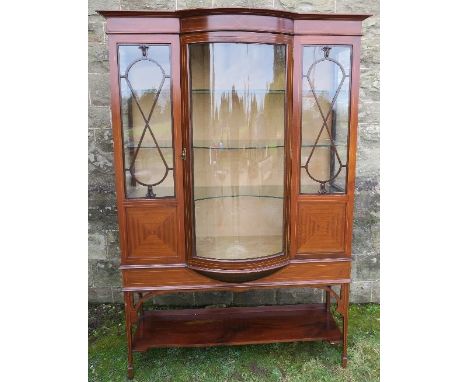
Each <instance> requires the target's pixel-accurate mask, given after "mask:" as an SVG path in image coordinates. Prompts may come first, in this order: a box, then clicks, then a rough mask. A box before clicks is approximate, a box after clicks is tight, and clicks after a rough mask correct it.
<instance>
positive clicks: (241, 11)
mask: <svg viewBox="0 0 468 382" xmlns="http://www.w3.org/2000/svg"><path fill="white" fill-rule="evenodd" d="M97 13H99V14H100V15H102V16H104V17H106V18H110V17H176V18H185V17H196V16H210V15H227V14H229V15H255V16H274V17H283V18H288V19H293V20H348V21H362V20H365V19H367V18H368V17H370V16H372V15H370V14H340V13H296V12H289V11H283V10H277V9H261V8H195V9H179V10H176V11H157V10H154V11H105V10H101V11H97Z"/></svg>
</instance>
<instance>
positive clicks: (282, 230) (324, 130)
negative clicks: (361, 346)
mask: <svg viewBox="0 0 468 382" xmlns="http://www.w3.org/2000/svg"><path fill="white" fill-rule="evenodd" d="M100 14H101V15H103V16H104V17H106V19H107V25H106V28H107V34H108V43H109V64H110V87H111V104H112V105H111V106H112V125H113V138H114V152H115V157H114V162H115V180H116V193H117V207H118V219H119V227H120V248H121V256H122V259H121V267H120V269H121V271H122V275H123V288H122V289H123V293H124V300H125V315H126V329H127V340H128V376H129V377H130V378H131V377H133V352H135V351H145V350H147V349H149V348H152V347H163V346H210V345H228V344H232V345H240V344H256V343H268V342H286V341H312V340H326V341H330V342H333V343H341V344H342V365H343V366H346V362H347V331H348V300H349V283H350V271H351V238H352V223H353V202H354V178H355V175H354V174H355V165H356V139H357V105H358V92H359V57H360V36H361V22H362V20H364V19H365V18H366V17H367V16H366V15H339V14H296V13H290V12H283V11H276V10H261V9H255V10H253V9H243V8H237V9H195V10H183V11H174V12H158V11H141V12H140V11H101V12H100ZM283 287H311V288H321V289H323V290H325V301H324V302H323V303H317V304H306V305H287V306H263V307H253V308H252V307H249V308H247V307H232V308H223V309H188V310H176V311H170V310H164V311H161V310H159V311H158V310H153V311H150V310H145V309H144V302H145V301H148V300H150V299H151V298H152V297H154V296H155V295H160V294H165V293H173V292H181V291H187V292H189V291H190V292H192V291H222V290H229V291H234V292H237V291H245V290H248V289H256V288H283ZM332 299H334V300H336V303H337V307H336V310H337V312H338V313H339V314H340V315H341V316H342V327H341V328H340V327H339V326H338V325H337V323H336V322H335V320H334V318H333V316H332V314H331V311H330V305H331V302H332Z"/></svg>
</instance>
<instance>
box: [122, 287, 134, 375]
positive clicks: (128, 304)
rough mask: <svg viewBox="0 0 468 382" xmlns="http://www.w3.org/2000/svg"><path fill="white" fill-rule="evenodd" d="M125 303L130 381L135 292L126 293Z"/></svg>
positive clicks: (131, 373)
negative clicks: (132, 315) (132, 311)
mask: <svg viewBox="0 0 468 382" xmlns="http://www.w3.org/2000/svg"><path fill="white" fill-rule="evenodd" d="M124 302H125V328H126V331H127V351H128V360H127V376H128V379H133V352H132V319H131V314H130V312H131V310H132V309H133V292H124Z"/></svg>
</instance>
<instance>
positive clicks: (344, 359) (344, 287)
mask: <svg viewBox="0 0 468 382" xmlns="http://www.w3.org/2000/svg"><path fill="white" fill-rule="evenodd" d="M340 299H341V300H342V302H343V313H342V316H343V351H342V353H341V366H342V367H346V365H347V363H348V311H349V284H341V292H340Z"/></svg>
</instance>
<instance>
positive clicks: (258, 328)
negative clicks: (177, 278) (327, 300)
mask: <svg viewBox="0 0 468 382" xmlns="http://www.w3.org/2000/svg"><path fill="white" fill-rule="evenodd" d="M194 328H196V330H194ZM341 336H342V335H341V331H340V329H339V328H338V326H337V324H336V322H335V320H334V319H333V317H332V315H331V313H330V312H329V311H327V310H326V308H325V304H307V305H283V306H265V307H254V308H237V307H235V308H214V309H184V310H161V311H148V312H145V313H144V314H143V315H142V317H141V318H140V319H139V321H138V327H137V330H136V332H135V338H134V340H133V350H134V351H140V352H142V351H146V350H148V349H150V348H158V347H168V346H181V347H200V346H217V345H247V344H264V343H271V342H295V341H317V340H327V341H336V342H338V341H341Z"/></svg>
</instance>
